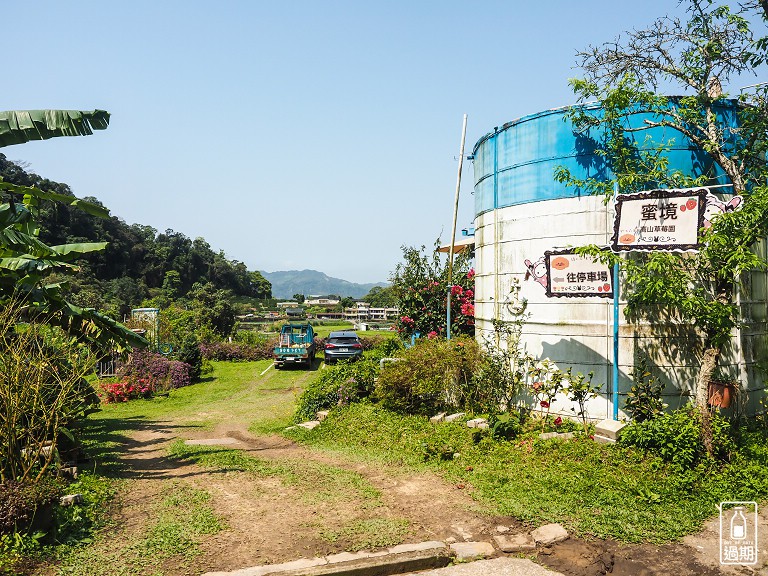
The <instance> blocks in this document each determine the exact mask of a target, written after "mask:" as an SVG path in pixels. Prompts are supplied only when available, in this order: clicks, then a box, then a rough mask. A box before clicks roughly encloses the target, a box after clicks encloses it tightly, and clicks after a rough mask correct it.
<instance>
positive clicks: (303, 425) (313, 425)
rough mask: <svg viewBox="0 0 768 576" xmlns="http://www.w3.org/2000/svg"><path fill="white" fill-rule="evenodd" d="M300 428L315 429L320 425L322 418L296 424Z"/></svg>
mask: <svg viewBox="0 0 768 576" xmlns="http://www.w3.org/2000/svg"><path fill="white" fill-rule="evenodd" d="M296 426H298V427H299V428H306V429H307V430H314V429H315V428H317V427H318V426H320V420H310V421H309V422H302V423H301V424H296Z"/></svg>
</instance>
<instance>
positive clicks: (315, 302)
mask: <svg viewBox="0 0 768 576" xmlns="http://www.w3.org/2000/svg"><path fill="white" fill-rule="evenodd" d="M338 304H339V301H338V300H332V299H330V298H313V299H312V300H304V305H305V306H337V305H338Z"/></svg>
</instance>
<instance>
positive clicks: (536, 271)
mask: <svg viewBox="0 0 768 576" xmlns="http://www.w3.org/2000/svg"><path fill="white" fill-rule="evenodd" d="M525 267H526V268H527V269H528V271H527V272H526V273H525V279H526V280H528V278H531V277H533V279H534V280H535V281H536V282H538V283H539V284H541V285H542V286H544V289H545V290H546V288H547V281H548V280H549V277H548V276H547V261H546V258H545V257H544V256H542V257H540V258H539V259H538V260H536V262H531V261H530V260H525Z"/></svg>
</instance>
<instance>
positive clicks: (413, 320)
mask: <svg viewBox="0 0 768 576" xmlns="http://www.w3.org/2000/svg"><path fill="white" fill-rule="evenodd" d="M422 250H423V248H422ZM403 255H404V257H405V263H404V264H399V265H398V267H397V269H396V271H395V274H394V276H393V278H392V289H393V292H394V294H395V296H396V297H397V300H398V305H399V307H400V312H401V316H400V318H399V319H398V320H397V321H396V322H395V327H396V329H397V331H398V332H399V333H400V334H402V335H404V336H410V335H411V334H413V333H414V332H419V333H420V334H421V335H423V336H428V337H429V338H434V337H435V336H444V335H445V327H446V326H445V323H446V311H447V310H446V306H447V298H448V266H447V263H443V262H442V261H441V260H440V257H439V255H438V253H437V252H435V253H434V255H433V256H432V258H431V259H430V258H428V257H427V256H426V255H425V254H423V253H422V252H420V251H418V250H416V249H414V248H404V249H403ZM474 277H475V271H474V270H473V269H471V268H469V260H468V259H467V257H465V256H464V255H459V256H458V257H457V258H456V261H455V262H454V266H453V277H452V286H451V288H450V294H451V334H452V335H459V334H467V335H472V334H474V329H475V303H474V298H475V293H474V283H475V281H474Z"/></svg>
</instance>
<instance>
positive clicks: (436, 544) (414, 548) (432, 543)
mask: <svg viewBox="0 0 768 576" xmlns="http://www.w3.org/2000/svg"><path fill="white" fill-rule="evenodd" d="M445 548H446V545H445V542H440V541H438V540H429V541H427V542H417V543H416V544H398V545H397V546H392V548H388V549H387V552H389V553H390V554H403V553H405V552H422V551H424V550H444V549H445Z"/></svg>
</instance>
